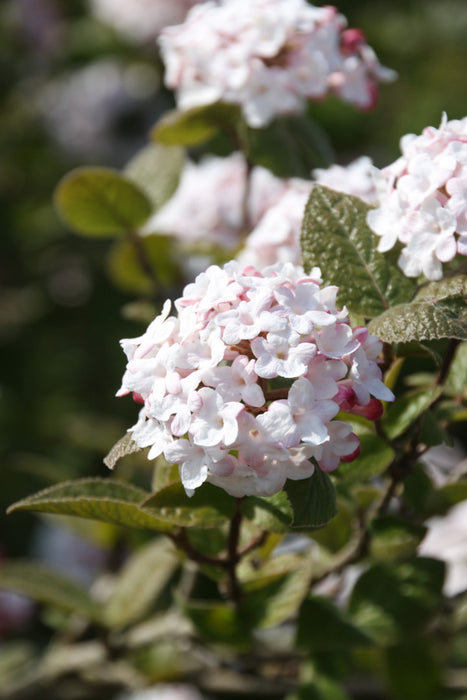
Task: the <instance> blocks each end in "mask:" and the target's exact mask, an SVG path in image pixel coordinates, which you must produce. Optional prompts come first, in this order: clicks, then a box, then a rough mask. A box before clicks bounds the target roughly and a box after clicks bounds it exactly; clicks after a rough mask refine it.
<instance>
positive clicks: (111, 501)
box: [8, 479, 171, 532]
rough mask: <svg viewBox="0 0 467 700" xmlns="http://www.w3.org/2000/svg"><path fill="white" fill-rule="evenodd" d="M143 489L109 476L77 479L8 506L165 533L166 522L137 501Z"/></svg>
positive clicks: (144, 493) (167, 528)
mask: <svg viewBox="0 0 467 700" xmlns="http://www.w3.org/2000/svg"><path fill="white" fill-rule="evenodd" d="M147 496H148V493H147V492H146V491H143V490H142V489H138V488H136V487H134V486H130V485H128V484H124V483H120V482H117V481H112V480H110V479H80V480H77V481H68V482H65V483H63V484H58V485H56V486H51V487H50V488H47V489H44V490H43V491H39V492H38V493H36V494H34V495H32V496H29V497H28V498H25V499H23V500H21V501H18V502H17V503H14V504H13V505H12V506H10V508H9V509H8V512H9V513H11V512H14V511H16V510H34V511H40V512H42V513H59V514H61V515H76V516H79V517H81V518H91V519H93V520H103V521H104V522H107V523H114V524H117V525H125V526H127V527H136V528H143V529H149V530H158V531H160V532H168V531H170V530H171V528H170V526H169V525H168V523H166V522H164V521H161V520H159V519H158V518H157V517H156V516H155V515H154V514H153V513H151V512H148V511H146V510H145V509H143V508H141V507H140V506H139V504H140V503H141V501H143V500H144V499H145V498H146V497H147Z"/></svg>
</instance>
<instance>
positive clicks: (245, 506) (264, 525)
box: [242, 491, 293, 532]
mask: <svg viewBox="0 0 467 700" xmlns="http://www.w3.org/2000/svg"><path fill="white" fill-rule="evenodd" d="M242 513H243V515H244V516H245V517H246V518H248V519H249V520H251V521H252V523H253V524H254V525H255V526H256V527H258V528H259V529H261V530H267V531H268V532H287V531H288V529H289V527H290V525H291V523H292V518H293V513H292V507H291V505H290V502H289V499H288V498H287V495H286V494H285V493H284V491H279V493H276V494H274V496H270V497H268V498H266V497H259V496H249V497H248V498H244V499H242Z"/></svg>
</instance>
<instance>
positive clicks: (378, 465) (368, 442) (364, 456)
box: [337, 434, 395, 483]
mask: <svg viewBox="0 0 467 700" xmlns="http://www.w3.org/2000/svg"><path fill="white" fill-rule="evenodd" d="M394 457H395V451H394V450H393V448H392V447H391V446H390V445H388V443H387V442H386V441H385V440H383V438H381V437H379V436H378V435H373V434H368V435H362V436H361V437H360V455H359V456H358V457H357V459H355V460H354V461H353V462H342V463H341V464H340V466H339V471H338V473H337V478H338V479H339V480H341V479H344V480H345V481H346V482H347V483H356V482H363V481H365V480H367V479H371V478H372V477H373V476H379V474H382V473H383V472H384V471H385V470H386V469H387V468H388V467H389V465H390V464H391V462H392V461H393V459H394Z"/></svg>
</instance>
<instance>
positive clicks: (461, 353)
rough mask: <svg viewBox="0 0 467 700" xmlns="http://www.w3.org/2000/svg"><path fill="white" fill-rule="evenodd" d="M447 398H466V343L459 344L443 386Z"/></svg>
mask: <svg viewBox="0 0 467 700" xmlns="http://www.w3.org/2000/svg"><path fill="white" fill-rule="evenodd" d="M444 391H445V393H446V394H447V395H448V396H453V397H457V396H463V397H466V398H467V343H460V344H459V345H458V347H457V350H456V354H455V355H454V359H453V361H452V363H451V366H450V368H449V372H448V376H447V377H446V382H445V385H444Z"/></svg>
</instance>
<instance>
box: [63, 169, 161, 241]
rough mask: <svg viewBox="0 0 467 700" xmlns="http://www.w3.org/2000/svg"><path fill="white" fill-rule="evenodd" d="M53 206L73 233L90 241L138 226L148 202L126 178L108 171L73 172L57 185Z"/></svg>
mask: <svg viewBox="0 0 467 700" xmlns="http://www.w3.org/2000/svg"><path fill="white" fill-rule="evenodd" d="M54 201H55V206H56V208H57V211H58V213H59V214H60V216H61V217H62V219H63V220H64V222H65V223H66V224H67V225H68V226H70V228H72V229H73V230H74V231H76V232H78V233H82V234H84V235H86V236H92V237H107V236H114V235H116V234H119V233H125V232H126V231H129V230H134V229H136V228H138V227H139V226H141V224H143V223H144V222H145V221H146V219H147V218H148V216H149V215H150V214H151V210H152V207H151V202H150V201H149V199H148V198H147V196H146V195H145V194H144V192H142V191H141V190H140V189H139V188H138V187H137V186H136V185H135V184H134V183H133V182H132V181H131V180H130V179H129V178H127V177H124V176H123V175H121V174H120V173H119V172H118V171H117V170H111V169H110V168H98V167H82V168H77V169H76V170H72V171H71V172H70V173H68V174H67V175H65V177H64V178H63V179H62V180H61V181H60V183H59V184H58V186H57V188H56V190H55V195H54Z"/></svg>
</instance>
